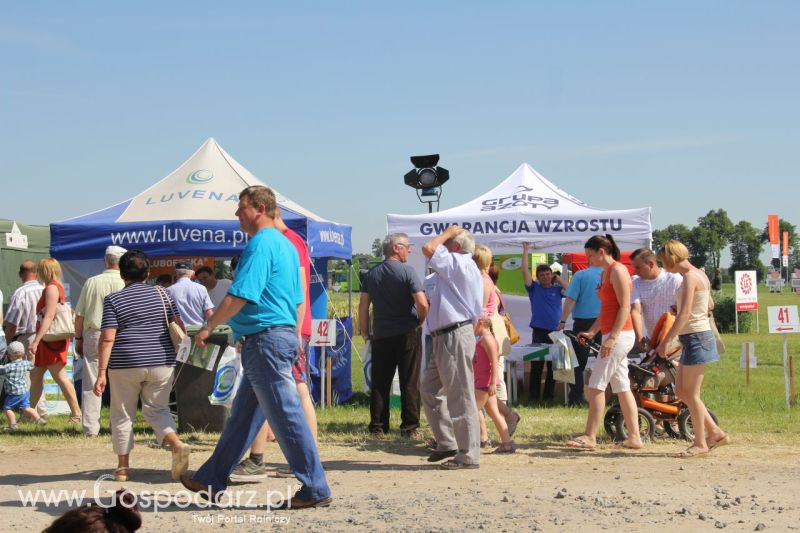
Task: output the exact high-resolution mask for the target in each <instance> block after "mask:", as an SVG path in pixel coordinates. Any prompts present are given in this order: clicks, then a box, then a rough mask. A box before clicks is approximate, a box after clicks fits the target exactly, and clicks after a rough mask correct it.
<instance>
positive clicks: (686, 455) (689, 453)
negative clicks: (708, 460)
mask: <svg viewBox="0 0 800 533" xmlns="http://www.w3.org/2000/svg"><path fill="white" fill-rule="evenodd" d="M673 457H677V458H678V459H694V458H696V457H708V452H707V451H704V450H699V449H697V448H695V447H694V446H689V447H688V448H686V449H685V450H683V451H682V452H680V453H676V454H675V455H674V456H673Z"/></svg>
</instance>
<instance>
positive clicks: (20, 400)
mask: <svg viewBox="0 0 800 533" xmlns="http://www.w3.org/2000/svg"><path fill="white" fill-rule="evenodd" d="M30 406H31V393H30V392H23V393H22V394H7V395H6V401H4V402H3V410H4V411H13V410H14V409H20V410H22V409H27V408H28V407H30Z"/></svg>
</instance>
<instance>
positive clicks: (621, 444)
mask: <svg viewBox="0 0 800 533" xmlns="http://www.w3.org/2000/svg"><path fill="white" fill-rule="evenodd" d="M614 448H616V449H618V450H621V449H623V448H624V449H628V450H641V449H642V448H644V444H640V445H638V446H636V445H635V444H632V443H631V441H630V440H629V439H625V440H623V441H622V442H616V443H614Z"/></svg>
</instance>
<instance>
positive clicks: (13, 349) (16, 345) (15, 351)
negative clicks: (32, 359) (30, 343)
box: [6, 341, 25, 355]
mask: <svg viewBox="0 0 800 533" xmlns="http://www.w3.org/2000/svg"><path fill="white" fill-rule="evenodd" d="M6 351H7V352H8V353H9V354H11V355H22V354H24V353H25V346H24V345H23V344H22V343H21V342H19V341H14V342H12V343H9V345H8V347H7V348H6Z"/></svg>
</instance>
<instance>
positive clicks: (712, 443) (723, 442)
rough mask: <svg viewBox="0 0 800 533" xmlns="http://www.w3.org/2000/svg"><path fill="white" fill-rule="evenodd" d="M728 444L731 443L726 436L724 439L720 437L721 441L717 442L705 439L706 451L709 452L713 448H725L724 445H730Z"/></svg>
mask: <svg viewBox="0 0 800 533" xmlns="http://www.w3.org/2000/svg"><path fill="white" fill-rule="evenodd" d="M730 443H731V439H730V437H728V435H727V434H726V435H725V436H724V437H722V438H721V439H717V440H710V439H706V445H708V451H711V450H713V449H714V448H719V447H720V446H725V445H726V444H730Z"/></svg>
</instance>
